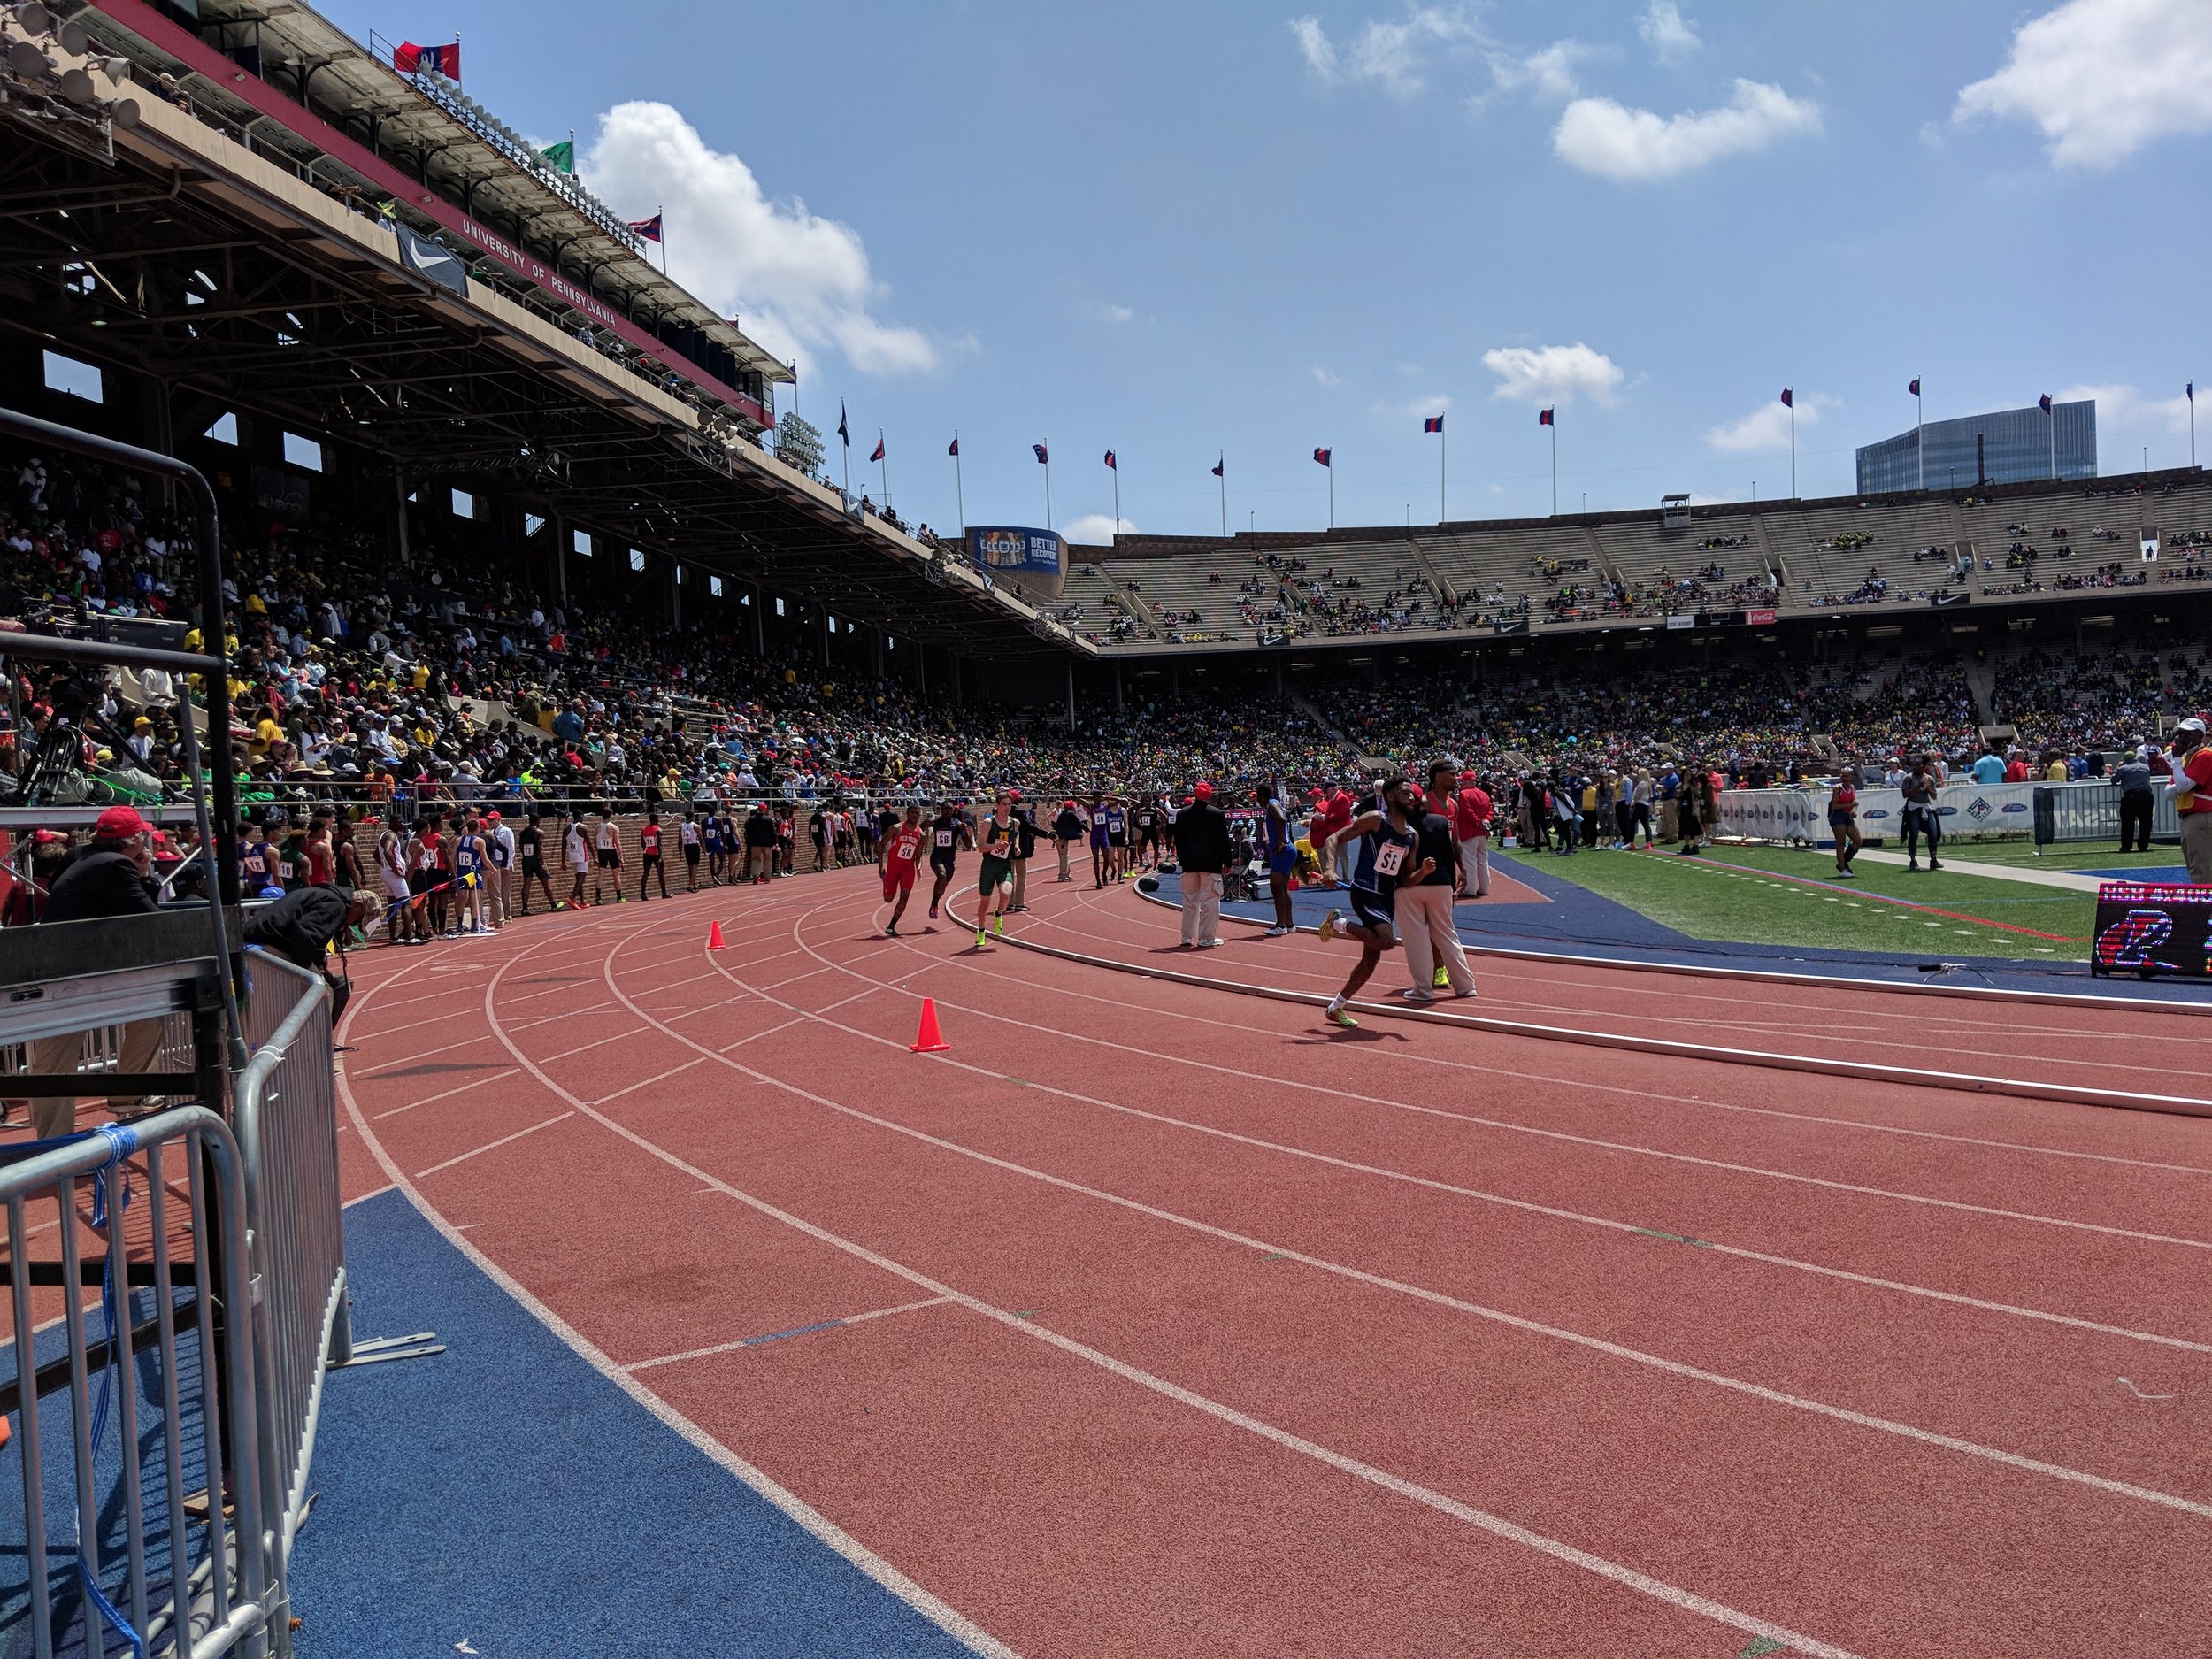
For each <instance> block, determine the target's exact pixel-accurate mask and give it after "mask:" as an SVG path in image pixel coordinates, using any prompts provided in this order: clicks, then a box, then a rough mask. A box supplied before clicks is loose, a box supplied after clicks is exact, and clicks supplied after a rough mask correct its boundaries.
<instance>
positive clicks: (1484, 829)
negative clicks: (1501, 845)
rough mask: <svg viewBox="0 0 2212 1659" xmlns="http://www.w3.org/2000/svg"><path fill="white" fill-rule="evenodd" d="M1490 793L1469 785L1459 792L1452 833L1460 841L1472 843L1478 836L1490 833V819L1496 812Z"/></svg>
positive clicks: (1475, 785)
mask: <svg viewBox="0 0 2212 1659" xmlns="http://www.w3.org/2000/svg"><path fill="white" fill-rule="evenodd" d="M1495 810H1496V809H1495V808H1494V807H1493V806H1492V804H1491V801H1490V795H1489V792H1488V791H1487V790H1486V789H1484V788H1483V787H1481V786H1480V785H1479V784H1472V783H1471V784H1469V785H1467V786H1466V787H1464V788H1463V789H1461V790H1460V792H1459V798H1458V800H1457V802H1456V803H1455V805H1454V806H1453V809H1452V833H1453V835H1454V836H1455V837H1456V838H1457V839H1459V840H1460V841H1472V840H1473V839H1474V838H1475V837H1476V836H1478V835H1487V834H1488V833H1490V819H1491V816H1492V814H1493V813H1494V811H1495Z"/></svg>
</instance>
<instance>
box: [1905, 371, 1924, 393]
mask: <svg viewBox="0 0 2212 1659" xmlns="http://www.w3.org/2000/svg"><path fill="white" fill-rule="evenodd" d="M1905 389H1906V390H1907V391H1908V392H1910V393H1911V394H1912V395H1913V396H1915V397H1917V396H1920V377H1919V376H1918V375H1917V374H1916V375H1914V376H1913V377H1912V384H1911V385H1910V386H1908V387H1907V388H1905Z"/></svg>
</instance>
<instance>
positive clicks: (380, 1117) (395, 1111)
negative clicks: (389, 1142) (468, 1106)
mask: <svg viewBox="0 0 2212 1659" xmlns="http://www.w3.org/2000/svg"><path fill="white" fill-rule="evenodd" d="M521 1069H522V1068H521V1067H519V1066H512V1065H511V1066H509V1067H508V1068H507V1069H506V1070H505V1071H495V1072H493V1073H492V1074H491V1075H490V1076H489V1077H480V1078H477V1079H474V1080H473V1081H472V1082H467V1083H462V1084H459V1085H457V1086H456V1087H452V1088H449V1089H447V1090H446V1091H445V1092H444V1093H442V1094H431V1095H427V1096H426V1097H425V1098H423V1099H421V1100H419V1101H410V1102H408V1103H407V1104H406V1105H404V1106H395V1107H393V1108H392V1109H391V1110H389V1111H381V1112H379V1113H377V1114H376V1121H377V1122H379V1123H381V1122H383V1121H384V1119H386V1118H396V1117H398V1116H399V1115H400V1113H402V1112H411V1111H412V1110H415V1108H416V1107H418V1106H434V1105H435V1104H436V1103H437V1102H440V1101H442V1100H450V1099H452V1098H453V1096H455V1095H456V1094H465V1093H466V1092H467V1091H468V1090H470V1089H472V1088H481V1087H484V1085H485V1084H487V1083H496V1082H498V1081H499V1080H500V1079H502V1078H510V1077H512V1076H514V1074H515V1073H516V1072H517V1071H520V1070H521Z"/></svg>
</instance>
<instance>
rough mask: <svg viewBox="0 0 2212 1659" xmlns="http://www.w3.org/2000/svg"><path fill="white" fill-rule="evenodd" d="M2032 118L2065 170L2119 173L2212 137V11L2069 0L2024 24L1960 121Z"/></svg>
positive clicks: (2152, 2) (2199, 6) (2185, 3)
mask: <svg viewBox="0 0 2212 1659" xmlns="http://www.w3.org/2000/svg"><path fill="white" fill-rule="evenodd" d="M1984 115H1991V116H1999V117H2013V118H2016V119H2021V120H2027V121H2032V122H2034V123H2035V125H2036V126H2037V127H2040V128H2041V129H2042V132H2043V136H2044V137H2045V138H2046V139H2047V140H2048V141H2049V142H2050V154H2051V160H2052V161H2053V162H2054V163H2055V164H2056V165H2059V166H2062V167H2109V166H2111V165H2113V164H2114V163H2115V162H2116V161H2119V160H2121V159H2122V158H2123V157H2126V156H2130V155H2132V154H2133V153H2134V152H2135V151H2136V150H2139V149H2140V148H2141V147H2142V146H2143V145H2145V144H2147V143H2148V142H2150V141H2151V140H2153V139H2154V138H2165V137H2170V136H2172V135H2175V134H2194V133H2204V132H2212V7H2208V6H2207V5H2206V4H2204V0H2067V4H2064V5H2062V6H2060V7H2059V8H2058V9H2057V10H2056V11H2054V12H2045V13H2044V14H2043V15H2042V16H2041V17H2039V18H2035V19H2031V20H2030V21H2028V22H2026V23H2024V24H2022V25H2021V26H2020V28H2019V31H2018V32H2017V33H2016V34H2015V35H2013V37H2012V55H2011V56H2010V57H2009V58H2007V59H2006V61H2005V66H2004V67H2003V68H2001V69H2000V70H1999V71H1998V72H1997V73H1995V74H1993V75H1991V76H1990V77H1989V78H1988V79H1987V80H1985V81H1975V82H1974V83H1973V84H1972V85H1971V86H1970V87H1967V88H1964V89H1962V91H1961V92H1960V93H1959V97H1958V103H1957V104H1956V105H1955V107H1954V108H1953V110H1952V111H1951V119H1952V120H1954V121H1956V122H1965V121H1970V120H1972V119H1975V118H1976V117H1978V116H1984Z"/></svg>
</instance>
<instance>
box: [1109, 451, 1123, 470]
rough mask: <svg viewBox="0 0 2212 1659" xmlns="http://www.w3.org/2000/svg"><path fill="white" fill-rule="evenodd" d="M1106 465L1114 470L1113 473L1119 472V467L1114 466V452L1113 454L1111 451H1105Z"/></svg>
mask: <svg viewBox="0 0 2212 1659" xmlns="http://www.w3.org/2000/svg"><path fill="white" fill-rule="evenodd" d="M1106 465H1108V466H1110V467H1113V470H1114V471H1115V472H1120V471H1121V468H1120V467H1119V466H1117V465H1115V463H1114V452H1113V451H1112V450H1111V449H1109V450H1107V451H1106Z"/></svg>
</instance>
